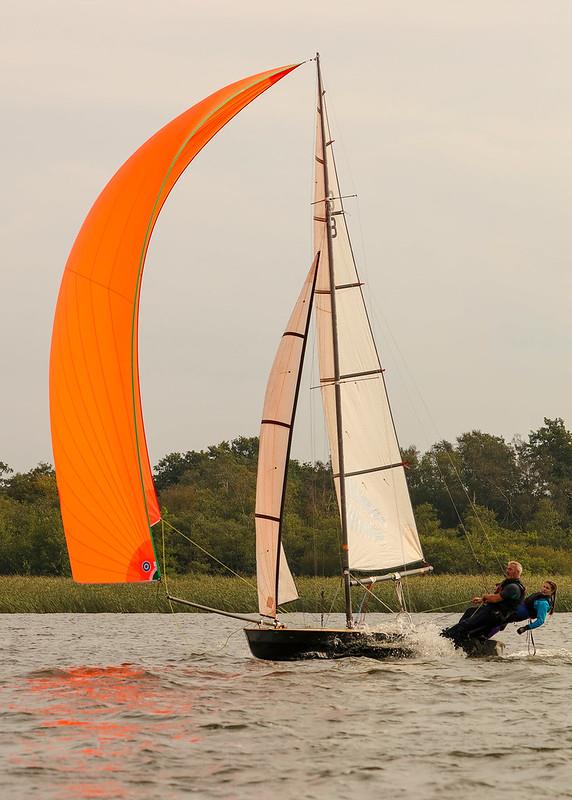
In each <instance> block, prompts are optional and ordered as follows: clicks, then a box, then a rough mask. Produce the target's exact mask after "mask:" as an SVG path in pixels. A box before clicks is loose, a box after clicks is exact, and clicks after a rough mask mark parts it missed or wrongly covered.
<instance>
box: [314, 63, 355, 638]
mask: <svg viewBox="0 0 572 800" xmlns="http://www.w3.org/2000/svg"><path fill="white" fill-rule="evenodd" d="M316 66H317V69H318V113H319V114H320V134H321V138H322V153H323V156H324V158H323V161H324V163H323V165H322V168H323V175H324V195H325V202H324V207H325V217H326V236H327V245H328V269H329V276H330V303H331V312H332V343H333V356H334V394H335V404H336V430H337V439H338V471H339V475H340V518H341V525H342V536H341V545H342V579H343V582H344V596H345V605H346V626H347V627H348V628H353V625H354V622H353V615H352V599H351V587H350V564H349V553H348V518H347V508H346V485H345V470H344V443H343V427H342V398H341V390H340V356H339V348H338V323H337V316H336V282H335V275H334V248H333V245H332V219H331V207H330V202H329V199H328V198H329V197H330V183H329V179H328V159H327V157H326V147H327V146H331V142H330V143H327V141H326V123H325V108H324V89H323V86H322V70H321V69H320V54H319V53H316Z"/></svg>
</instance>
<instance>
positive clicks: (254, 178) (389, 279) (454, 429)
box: [0, 0, 572, 470]
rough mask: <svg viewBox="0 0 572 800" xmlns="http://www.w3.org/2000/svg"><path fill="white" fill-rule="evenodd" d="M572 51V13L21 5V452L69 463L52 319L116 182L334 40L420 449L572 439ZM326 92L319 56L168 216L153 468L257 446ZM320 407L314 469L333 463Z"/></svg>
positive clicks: (14, 410)
mask: <svg viewBox="0 0 572 800" xmlns="http://www.w3.org/2000/svg"><path fill="white" fill-rule="evenodd" d="M570 41H572V6H571V4H570V3H569V2H568V0H566V1H564V0H561V1H560V2H558V1H557V0H555V1H553V2H550V3H548V4H539V3H537V2H531V1H530V0H507V1H506V2H503V0H500V1H499V0H495V2H492V0H481V2H479V3H468V2H459V0H450V2H447V1H446V0H434V2H427V0H414V1H413V2H407V1H406V0H400V1H399V2H397V1H396V2H386V1H385V0H371V1H370V0H367V2H360V1H359V0H356V2H353V3H346V2H336V1H335V0H334V1H333V2H332V0H329V1H328V2H325V1H324V0H313V2H312V3H307V2H305V0H290V1H289V2H288V3H284V4H278V3H268V2H258V0H244V1H243V2H241V3H236V2H230V1H229V2H209V3H205V2H204V0H201V2H198V1H197V2H195V1H194V0H193V1H191V0H187V2H183V1H182V0H164V2H162V3H156V2H153V3H151V2H147V0H137V1H135V0H129V1H128V2H125V1H122V0H113V1H112V0H98V1H97V2H85V1H84V2H82V0H36V2H26V0H18V1H17V2H16V1H15V0H4V2H3V3H2V25H1V26H0V53H1V58H2V69H1V70H0V99H1V103H2V110H3V111H2V120H3V124H2V134H3V135H2V142H3V146H2V150H1V154H2V155H1V158H2V187H3V192H2V214H1V217H0V230H1V242H2V252H3V265H2V269H1V271H0V347H1V350H0V353H1V356H0V357H1V362H2V372H1V374H2V391H1V392H0V460H2V461H6V462H8V463H9V464H10V465H11V466H13V467H14V468H16V469H19V470H23V469H28V468H30V467H31V466H33V465H34V464H35V463H37V462H38V461H40V460H48V461H51V459H52V456H51V447H50V438H49V416H48V399H47V374H48V355H49V344H50V334H51V324H52V317H53V310H54V304H55V300H56V296H57V291H58V287H59V282H60V279H61V274H62V271H63V268H64V264H65V261H66V258H67V255H68V252H69V249H70V247H71V245H72V243H73V240H74V238H75V236H76V234H77V231H78V229H79V226H80V225H81V222H82V220H83V218H84V216H85V214H86V213H87V211H88V210H89V208H90V206H91V204H92V202H93V201H94V199H95V197H96V196H97V194H98V192H99V191H100V190H101V188H102V187H103V186H104V184H105V183H106V182H107V181H108V179H109V178H110V177H111V175H112V174H113V172H114V171H115V170H116V169H117V168H118V167H119V166H120V164H121V163H122V162H123V161H124V160H125V159H126V158H127V157H128V156H129V155H130V154H131V152H133V150H135V149H136V148H137V147H138V146H139V145H140V144H141V143H142V142H143V141H144V140H145V139H146V138H148V136H150V135H151V134H152V133H153V132H154V131H155V130H157V129H158V128H159V127H160V126H161V125H163V124H164V123H165V122H167V121H168V120H170V119H171V118H172V117H174V116H175V115H177V114H178V113H180V112H181V111H182V110H184V109H185V108H187V107H189V106H191V105H193V104H194V103H195V102H197V101H198V100H200V99H202V98H203V97H204V96H206V95H207V94H210V93H211V92H212V91H214V90H216V89H217V88H219V87H221V86H223V85H226V84H227V83H230V82H232V81H234V80H237V79H239V78H242V77H244V76H246V75H249V74H252V73H254V72H258V71H260V70H263V69H267V68H271V67H275V66H278V65H281V64H286V63H291V62H294V61H298V60H303V59H306V58H310V57H311V56H313V54H314V52H315V51H316V50H317V49H319V50H320V52H321V54H322V63H323V68H324V75H325V82H326V89H327V92H328V101H329V104H330V111H331V113H332V117H333V124H334V135H335V138H336V143H337V145H338V149H337V157H338V160H339V162H340V167H341V175H342V180H343V182H344V189H345V191H347V192H348V193H350V192H358V194H359V200H358V201H357V202H354V201H351V202H352V203H353V205H351V206H349V210H350V211H351V212H352V214H351V217H350V226H351V229H352V233H353V238H354V241H355V244H356V247H357V251H358V256H359V261H360V270H361V273H362V276H363V277H364V279H365V280H366V282H367V299H368V300H369V302H370V306H371V309H372V312H373V320H374V326H375V330H376V334H377V339H378V344H379V348H380V351H381V355H382V360H383V361H384V365H385V366H386V368H387V380H388V385H389V389H390V393H391V400H392V404H393V407H394V412H395V416H396V420H397V424H398V431H399V436H400V440H401V442H402V444H405V445H406V444H410V443H416V444H417V445H418V446H420V447H422V448H424V447H426V446H428V445H429V444H431V443H432V442H433V441H435V440H436V439H437V438H439V437H446V438H450V439H453V438H454V437H455V436H457V435H459V434H460V433H462V432H464V431H466V430H471V429H474V428H480V429H481V430H486V431H488V432H491V433H495V434H501V435H503V436H505V437H508V438H510V437H512V436H513V435H514V434H522V435H526V434H527V433H528V432H529V431H530V430H531V429H534V428H537V427H538V426H540V425H541V424H542V419H543V417H544V416H551V417H554V416H562V417H563V418H564V419H565V421H566V422H567V424H568V425H572V400H571V394H572V375H571V369H570V350H571V345H572V335H571V324H570V318H569V317H570V315H569V308H570V296H571V290H572V277H571V270H570V265H569V261H570V255H571V252H572V225H571V219H570V216H571V211H570V209H571V207H572V202H571V201H572V189H571V187H572V157H571V149H572V148H571V141H572V91H571V89H572V87H571V83H572V48H571V47H570ZM314 84H315V81H314V65H313V64H306V65H304V66H303V67H301V68H300V69H299V70H297V71H296V72H295V73H293V74H292V75H291V76H289V77H287V78H286V79H284V80H283V81H282V82H281V83H280V84H278V85H277V86H276V87H274V88H273V89H272V90H270V91H269V92H267V93H266V94H265V95H263V96H262V97H261V98H259V99H258V100H257V101H256V102H255V104H254V105H252V106H250V107H249V108H248V109H246V110H245V111H244V112H243V113H242V114H241V115H240V116H239V117H237V118H236V119H235V120H234V121H233V122H232V123H231V124H230V125H229V126H228V127H227V128H226V129H225V130H224V131H222V132H221V134H220V135H219V136H218V137H217V138H216V139H215V140H213V141H212V142H211V143H210V144H209V146H208V147H207V148H206V149H205V150H204V151H203V152H202V153H201V154H200V156H199V157H198V158H197V160H196V161H195V162H194V163H193V164H192V165H191V167H190V169H189V171H188V172H187V173H186V174H185V175H184V176H183V178H182V179H181V181H180V182H179V184H178V185H177V187H176V188H175V190H174V192H173V193H172V195H171V197H170V199H169V201H168V202H167V204H166V206H165V208H164V209H163V212H162V215H161V217H160V220H159V223H158V225H157V228H156V230H155V233H154V238H153V241H152V244H151V248H150V252H149V256H148V259H147V265H146V270H145V279H144V285H143V294H142V307H141V308H142V316H141V340H140V357H141V367H142V396H143V408H144V415H145V422H146V430H147V435H148V441H149V446H150V450H151V459H152V462H153V463H156V462H157V461H158V459H159V458H161V457H162V456H163V455H165V454H166V453H168V452H171V451H173V450H187V449H199V448H202V447H206V446H207V445H209V444H212V443H215V442H218V441H221V440H223V439H228V438H232V437H234V436H238V435H240V434H245V435H253V434H256V433H257V432H258V421H259V418H260V413H261V408H262V399H263V393H264V387H265V382H266V377H267V373H268V370H269V368H270V365H271V362H272V358H273V354H274V351H275V348H276V346H277V343H278V339H279V337H280V335H281V332H282V329H283V327H284V324H285V322H286V320H287V318H288V316H289V312H290V308H291V305H292V303H293V302H294V300H295V298H296V296H297V294H298V291H299V287H300V285H301V282H302V280H303V278H304V276H305V274H306V272H307V269H308V266H309V260H310V256H311V241H310V235H311V213H310V207H309V203H310V200H311V196H310V195H311V172H312V143H313V124H314V123H313V113H314ZM310 383H311V381H310ZM308 385H309V384H308ZM314 394H315V393H314ZM309 396H310V391H309V389H308V388H306V389H305V390H304V391H303V394H302V398H301V427H300V433H299V435H298V438H297V442H296V446H295V451H294V455H297V456H299V457H301V458H314V457H324V455H325V449H324V443H323V437H322V434H321V432H320V430H319V425H318V424H317V423H316V422H314V424H313V426H312V429H311V432H310V427H309V425H308V417H309V413H310V412H309V405H310V403H309V399H308V398H309ZM313 405H314V410H313V412H312V413H313V415H314V416H315V415H316V414H317V409H318V408H319V406H318V404H317V402H316V400H314V403H313Z"/></svg>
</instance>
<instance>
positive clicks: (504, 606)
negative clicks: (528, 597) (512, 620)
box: [494, 578, 526, 619]
mask: <svg viewBox="0 0 572 800" xmlns="http://www.w3.org/2000/svg"><path fill="white" fill-rule="evenodd" d="M511 583H514V585H515V586H517V587H518V591H519V595H518V597H515V598H514V599H511V598H508V597H506V598H505V597H503V599H502V600H500V601H499V602H498V603H494V608H495V611H496V612H497V614H498V616H499V617H502V618H504V619H506V618H507V617H509V616H510V615H511V614H512V613H513V612H514V611H516V609H517V608H518V606H519V605H520V603H522V601H523V599H524V595H525V594H526V589H525V587H524V586H523V584H522V583H521V582H520V580H519V579H518V578H505V579H504V581H503V582H502V583H499V584H498V586H497V587H496V593H497V594H500V593H501V592H502V590H503V589H505V588H506V587H507V586H509V584H511Z"/></svg>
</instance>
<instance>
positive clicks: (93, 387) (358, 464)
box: [50, 56, 431, 659]
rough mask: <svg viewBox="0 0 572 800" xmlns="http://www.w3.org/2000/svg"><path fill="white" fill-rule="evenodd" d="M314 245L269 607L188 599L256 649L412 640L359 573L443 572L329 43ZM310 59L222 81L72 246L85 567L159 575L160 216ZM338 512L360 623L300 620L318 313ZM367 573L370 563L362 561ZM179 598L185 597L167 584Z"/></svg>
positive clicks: (139, 579) (56, 432)
mask: <svg viewBox="0 0 572 800" xmlns="http://www.w3.org/2000/svg"><path fill="white" fill-rule="evenodd" d="M315 61H316V65H317V72H318V102H317V115H316V119H317V125H316V152H315V162H316V170H315V192H314V202H313V204H312V213H313V217H314V257H313V260H312V264H311V267H310V271H309V273H308V276H307V278H306V280H305V282H304V284H303V287H302V290H301V293H300V296H299V298H298V301H297V303H296V304H295V306H294V309H293V311H292V314H291V318H290V321H289V323H288V326H287V329H286V331H285V333H284V336H283V337H282V340H281V342H280V345H279V348H278V352H277V355H276V359H275V361H274V365H273V367H272V370H271V373H270V378H269V381H268V387H267V391H266V397H265V402H264V413H263V419H262V425H261V434H260V457H259V465H258V479H257V496H256V556H257V585H258V599H259V615H258V616H257V617H253V616H251V615H245V614H238V613H234V612H229V611H223V610H221V609H216V608H210V607H206V606H202V605H200V604H197V603H191V602H189V601H186V600H184V599H183V598H175V597H171V599H172V600H173V601H176V602H180V603H184V604H187V605H192V606H194V607H196V608H199V609H203V610H206V611H212V612H216V613H218V614H224V615H226V616H230V617H236V618H238V619H240V620H243V621H247V622H249V623H254V624H255V626H254V627H249V628H247V629H246V637H247V639H248V643H249V646H250V649H251V651H252V653H253V654H254V655H255V656H257V657H259V658H272V659H296V658H309V657H316V656H318V657H339V656H342V655H375V656H376V657H379V656H380V655H388V654H407V653H408V652H409V651H408V647H407V643H406V642H405V641H404V635H403V634H401V633H399V632H397V633H396V632H393V633H391V632H388V631H386V632H380V631H376V632H374V633H372V632H368V631H365V630H364V629H363V628H360V627H359V626H357V625H356V623H355V618H354V614H353V611H352V586H358V587H361V588H362V589H365V590H366V591H369V590H370V588H371V586H373V584H374V583H376V582H377V581H380V580H392V581H393V582H394V583H395V585H396V589H397V590H398V591H397V595H398V597H399V598H400V597H402V592H400V588H401V580H402V578H403V577H407V576H410V575H418V574H422V573H425V572H429V571H430V570H431V567H430V566H429V565H428V564H426V563H425V562H424V560H423V553H422V550H421V545H420V542H419V536H418V533H417V529H416V526H415V519H414V516H413V511H412V507H411V501H410V499H409V493H408V490H407V483H406V479H405V472H404V468H405V465H404V463H403V461H402V458H401V455H400V450H399V444H398V441H397V435H396V432H395V426H394V423H393V417H392V414H391V409H390V406H389V401H388V397H387V391H386V386H385V380H384V375H383V369H382V367H381V363H380V360H379V356H378V353H377V349H376V346H375V343H374V339H373V335H372V331H371V326H370V324H369V319H368V316H367V311H366V308H365V304H364V300H363V293H362V283H361V281H360V280H359V277H358V272H357V268H356V265H355V260H354V257H353V252H352V248H351V243H350V239H349V234H348V228H347V224H346V216H345V209H344V203H343V201H344V197H343V195H342V194H341V190H340V186H339V181H338V176H337V171H336V164H335V159H334V151H333V139H332V137H331V134H330V130H329V123H328V119H327V111H326V105H325V92H324V89H323V84H322V74H321V67H320V60H319V56H317V57H316V59H315ZM299 66H300V64H291V65H287V66H284V67H280V68H277V69H273V70H268V71H265V72H261V73H258V74H256V75H253V76H250V77H247V78H245V79H243V80H240V81H237V82H235V83H232V84H230V85H229V86H226V87H224V88H223V89H220V90H218V91H217V92H215V93H214V94H212V95H210V96H209V97H207V98H205V99H204V100H202V101H201V102H199V103H197V104H196V105H195V106H193V107H192V108H190V109H189V110H188V111H185V112H184V113H182V114H181V115H180V116H178V117H176V118H175V119H174V120H172V121H171V122H170V123H168V124H167V125H165V127H163V128H162V129H161V130H159V131H158V132H157V133H156V134H154V136H152V137H151V138H150V139H149V140H148V141H147V142H145V143H144V144H143V145H142V146H141V147H140V148H139V149H138V150H137V151H136V152H135V153H134V154H133V155H132V156H131V157H130V158H129V159H128V160H127V161H126V162H125V163H124V164H123V166H122V167H120V169H119V170H118V171H117V173H116V174H115V175H114V176H113V177H112V179H111V180H110V181H109V183H108V184H107V185H106V186H105V187H104V189H103V191H102V192H101V194H100V195H99V197H98V198H97V199H96V201H95V203H94V205H93V207H92V208H91V210H90V212H89V214H88V215H87V217H86V219H85V221H84V223H83V225H82V227H81V229H80V232H79V234H78V236H77V238H76V240H75V242H74V245H73V247H72V250H71V252H70V255H69V258H68V261H67V264H66V267H65V271H64V275H63V278H62V283H61V288H60V292H59V296H58V301H57V306H56V312H55V319H54V327H53V333H52V344H51V355H50V419H51V430H52V444H53V452H54V461H55V468H56V477H57V484H58V491H59V497H60V506H61V512H62V519H63V524H64V530H65V535H66V543H67V547H68V553H69V557H70V564H71V569H72V576H73V579H74V580H75V581H76V582H78V583H148V582H151V581H156V580H160V578H161V575H160V566H159V559H158V557H157V552H156V548H155V542H154V537H153V531H154V530H156V526H158V524H159V523H160V522H161V511H160V507H159V503H158V500H157V495H156V492H155V488H154V485H153V478H152V473H151V466H150V460H149V455H148V448H147V442H146V436H145V429H144V424H143V413H142V403H141V396H140V386H139V363H138V358H139V356H138V322H139V298H140V291H141V280H142V274H143V268H144V265H145V258H146V255H147V250H148V247H149V242H150V238H151V235H152V232H153V229H154V226H155V223H156V221H157V218H158V215H159V213H160V211H161V208H162V207H163V204H164V203H165V201H166V199H167V197H168V195H169V193H170V191H171V189H172V188H173V186H174V185H175V183H176V182H177V180H178V179H179V178H180V177H181V175H182V174H183V172H184V171H185V170H186V169H187V167H188V166H189V164H190V163H191V162H192V160H193V158H194V157H195V156H196V155H197V154H198V153H199V152H200V151H201V150H202V148H203V147H204V146H205V145H206V144H207V143H208V142H209V141H210V139H211V138H212V137H213V136H215V135H216V133H217V132H218V131H219V130H220V129H221V128H222V127H224V125H226V124H227V123H228V122H229V121H230V120H231V119H232V118H233V117H234V116H235V115H236V114H238V113H239V112H240V111H241V110H242V109H244V108H245V107H246V106H247V105H248V104H249V103H251V102H252V101H253V100H255V99H256V98H257V97H258V96H260V95H261V94H262V93H263V92H265V91H266V90H267V89H269V88H271V87H272V86H273V85H274V84H276V83H277V82H278V81H280V80H281V79H282V78H284V77H286V76H287V75H288V74H289V73H290V72H292V70H294V69H296V68H297V67H299ZM312 309H313V310H314V313H315V318H316V329H317V341H318V351H319V364H320V385H321V394H322V400H323V406H324V411H325V417H326V423H327V430H328V435H329V443H330V452H331V462H332V469H333V479H334V483H335V489H336V495H337V500H338V504H339V509H340V522H341V550H340V552H341V563H342V568H341V578H342V581H343V587H344V597H345V610H346V611H345V615H346V624H345V627H343V628H342V627H340V628H331V629H324V628H294V627H290V626H288V625H286V624H285V623H284V621H283V620H279V618H278V609H279V607H280V606H282V605H284V604H285V603H288V602H289V601H291V600H293V599H295V598H296V597H297V596H298V595H297V590H296V586H295V583H294V578H293V576H292V573H291V572H290V569H289V566H288V562H287V557H286V554H285V551H284V547H283V543H282V528H283V525H282V522H283V512H284V498H285V489H286V477H287V465H288V460H289V454H290V446H291V441H292V428H293V425H294V419H295V413H296V405H297V399H298V393H299V387H300V376H301V371H302V366H303V362H304V355H305V352H306V344H307V340H308V330H309V322H310V313H311V311H312ZM364 573H365V574H364ZM169 596H170V595H169Z"/></svg>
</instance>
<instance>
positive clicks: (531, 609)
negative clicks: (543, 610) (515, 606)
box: [524, 592, 552, 619]
mask: <svg viewBox="0 0 572 800" xmlns="http://www.w3.org/2000/svg"><path fill="white" fill-rule="evenodd" d="M537 600H544V601H546V602H547V603H548V610H549V611H550V606H551V605H552V603H551V602H550V597H548V595H545V594H542V592H535V593H534V594H531V595H529V596H528V597H527V598H526V599H525V601H524V605H525V606H526V610H527V612H528V618H529V619H536V617H537V616H538V611H537V609H536V608H535V605H534V604H535V603H536V601H537Z"/></svg>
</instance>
